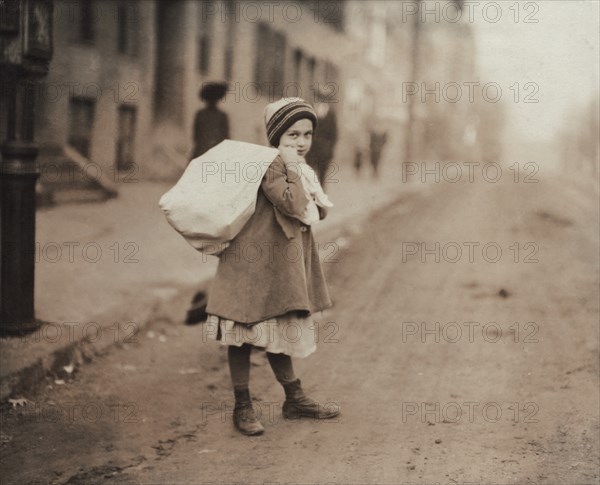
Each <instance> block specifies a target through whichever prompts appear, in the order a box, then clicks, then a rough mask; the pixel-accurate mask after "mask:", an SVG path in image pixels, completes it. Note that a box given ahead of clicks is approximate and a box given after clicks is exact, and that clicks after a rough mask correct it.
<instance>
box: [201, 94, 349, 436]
mask: <svg viewBox="0 0 600 485" xmlns="http://www.w3.org/2000/svg"><path fill="white" fill-rule="evenodd" d="M265 122H266V127H267V137H268V139H269V142H270V144H271V145H272V146H273V147H278V148H279V152H280V155H279V156H277V158H276V159H275V160H274V161H273V163H272V164H271V165H270V166H269V168H268V170H267V173H266V174H265V176H264V178H263V180H262V182H261V185H260V188H259V191H258V195H257V201H256V210H255V212H254V214H253V215H252V217H251V218H250V220H249V221H248V222H247V223H246V225H245V226H244V228H243V229H242V231H241V232H240V233H239V234H238V235H237V236H236V237H235V238H234V239H233V240H232V241H231V242H230V244H229V247H228V248H227V249H226V250H225V251H223V252H222V253H221V254H220V256H219V266H218V268H217V273H216V276H215V278H214V280H213V282H212V286H211V290H210V293H209V297H208V306H207V308H206V312H207V314H208V318H207V320H206V323H205V324H204V325H205V328H204V331H206V332H207V333H206V335H207V336H208V337H209V338H213V339H215V340H219V341H220V342H221V344H222V345H227V346H228V359H229V369H230V372H231V380H232V383H233V390H234V395H235V407H234V413H233V422H234V425H235V426H236V428H237V429H238V430H239V431H240V432H241V433H243V434H246V435H257V434H261V433H263V431H264V428H263V426H262V424H261V422H260V420H259V417H258V416H257V413H256V411H255V409H254V407H253V405H252V400H251V398H250V391H249V387H248V384H249V379H250V353H251V351H252V348H255V347H258V348H261V349H264V350H266V352H267V358H268V360H269V364H270V365H271V368H272V369H273V372H274V374H275V377H276V378H277V380H278V381H279V383H280V384H281V385H282V386H283V388H284V390H285V396H286V398H285V402H284V403H283V409H282V414H283V417H284V418H286V419H296V418H299V417H309V418H312V419H327V418H333V417H335V416H337V415H338V414H339V410H338V409H337V406H323V405H319V404H318V403H317V402H315V401H313V400H312V399H310V398H309V397H307V396H306V395H305V394H304V391H303V389H302V387H301V385H300V379H298V378H297V377H296V374H295V373H294V368H293V366H292V357H306V356H308V355H310V354H312V353H313V352H314V351H315V350H316V344H317V340H318V338H317V337H318V336H317V328H316V323H315V322H314V321H313V318H312V314H313V313H314V312H318V311H321V310H323V309H325V308H328V307H330V306H331V305H332V303H331V300H330V297H329V291H328V289H327V283H326V282H325V277H324V275H323V270H322V268H321V263H320V260H319V253H318V249H317V246H316V244H315V241H314V239H313V235H312V231H311V226H310V225H307V224H305V223H303V222H301V219H303V217H304V216H305V214H306V210H307V208H309V206H310V203H311V200H309V198H308V197H307V195H306V191H305V187H304V186H303V185H302V178H301V176H300V175H299V170H298V169H297V168H296V167H298V163H304V160H303V157H305V156H306V154H307V153H308V151H309V150H310V147H311V143H312V137H313V134H314V132H315V129H316V126H317V116H316V114H315V111H314V110H313V108H312V106H310V104H308V103H306V102H305V101H304V100H302V99H300V98H284V99H281V100H279V101H276V102H274V103H271V104H269V105H267V107H266V109H265ZM300 171H301V170H300ZM316 189H317V190H316V191H317V192H318V187H316ZM318 213H319V217H320V218H321V219H322V218H324V217H325V215H326V212H325V211H324V210H322V209H320V208H319V209H318ZM269 248H270V249H269Z"/></svg>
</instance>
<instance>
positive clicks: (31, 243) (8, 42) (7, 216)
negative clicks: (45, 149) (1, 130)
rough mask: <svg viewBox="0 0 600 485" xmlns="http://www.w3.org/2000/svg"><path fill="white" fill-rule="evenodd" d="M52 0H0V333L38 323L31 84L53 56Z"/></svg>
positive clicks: (33, 88)
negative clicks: (35, 284)
mask: <svg viewBox="0 0 600 485" xmlns="http://www.w3.org/2000/svg"><path fill="white" fill-rule="evenodd" d="M52 12H53V4H52V1H51V0H2V1H0V69H1V72H2V76H1V79H0V82H1V89H0V96H1V105H2V106H3V109H2V111H1V116H3V117H5V119H4V120H2V123H0V126H2V125H4V126H5V127H6V130H5V139H4V140H3V141H2V146H1V148H0V151H1V153H2V161H1V164H0V186H1V192H2V194H1V197H0V200H1V204H2V206H1V216H0V217H1V219H0V226H1V243H0V253H1V262H0V265H1V266H0V273H1V279H0V298H1V307H0V334H2V335H7V334H22V333H26V332H30V331H32V330H34V329H36V328H37V327H38V326H39V322H38V321H37V320H36V318H35V311H34V276H35V257H34V256H35V252H34V251H35V185H36V181H37V178H38V176H39V169H38V167H37V165H36V157H37V153H38V147H37V145H36V144H35V141H34V140H35V139H34V115H35V101H36V100H35V95H36V91H37V89H36V86H37V83H38V82H39V80H40V79H41V78H42V77H43V76H45V75H46V74H47V72H48V66H49V63H50V59H51V58H52Z"/></svg>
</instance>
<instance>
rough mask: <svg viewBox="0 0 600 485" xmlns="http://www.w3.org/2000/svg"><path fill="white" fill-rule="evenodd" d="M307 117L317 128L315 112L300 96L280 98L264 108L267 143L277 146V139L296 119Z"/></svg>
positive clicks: (314, 127)
mask: <svg viewBox="0 0 600 485" xmlns="http://www.w3.org/2000/svg"><path fill="white" fill-rule="evenodd" d="M304 118H308V119H309V120H310V121H311V122H312V125H313V131H315V130H316V129H317V114H316V113H315V110H314V109H313V107H312V106H311V105H310V104H308V103H307V102H306V101H304V100H303V99H302V98H281V99H280V100H279V101H275V102H274V103H270V104H268V105H267V106H266V108H265V124H266V125H267V138H268V139H269V143H270V144H271V145H272V146H274V147H277V146H279V139H280V138H281V135H283V134H284V133H285V132H286V130H287V129H288V128H289V127H290V126H292V125H293V124H294V123H296V121H298V120H302V119H304Z"/></svg>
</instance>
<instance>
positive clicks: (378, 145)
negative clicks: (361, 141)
mask: <svg viewBox="0 0 600 485" xmlns="http://www.w3.org/2000/svg"><path fill="white" fill-rule="evenodd" d="M386 142H387V133H386V132H385V131H375V130H371V132H370V140H369V149H370V152H371V153H370V155H371V156H370V158H371V166H372V167H373V177H375V178H377V177H379V162H380V160H381V152H382V150H383V147H384V145H385V144H386Z"/></svg>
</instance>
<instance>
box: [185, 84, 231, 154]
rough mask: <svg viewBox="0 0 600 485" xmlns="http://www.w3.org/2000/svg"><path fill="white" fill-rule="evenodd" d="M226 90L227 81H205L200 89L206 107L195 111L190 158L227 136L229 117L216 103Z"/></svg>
mask: <svg viewBox="0 0 600 485" xmlns="http://www.w3.org/2000/svg"><path fill="white" fill-rule="evenodd" d="M226 92H227V83H206V84H204V85H203V86H202V89H201V90H200V93H199V94H200V98H201V99H202V100H203V101H205V102H206V107H204V108H203V109H201V110H199V111H198V112H197V113H196V118H195V119H194V133H193V136H194V150H193V152H192V158H196V157H199V156H200V155H202V154H203V153H204V152H206V151H208V150H210V149H211V148H212V147H214V146H215V145H218V144H219V143H221V142H222V141H223V140H225V139H227V138H229V119H228V117H227V114H226V113H224V112H223V111H221V110H220V109H219V108H217V103H218V102H219V101H220V100H221V99H223V97H224V96H225V93H226Z"/></svg>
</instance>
